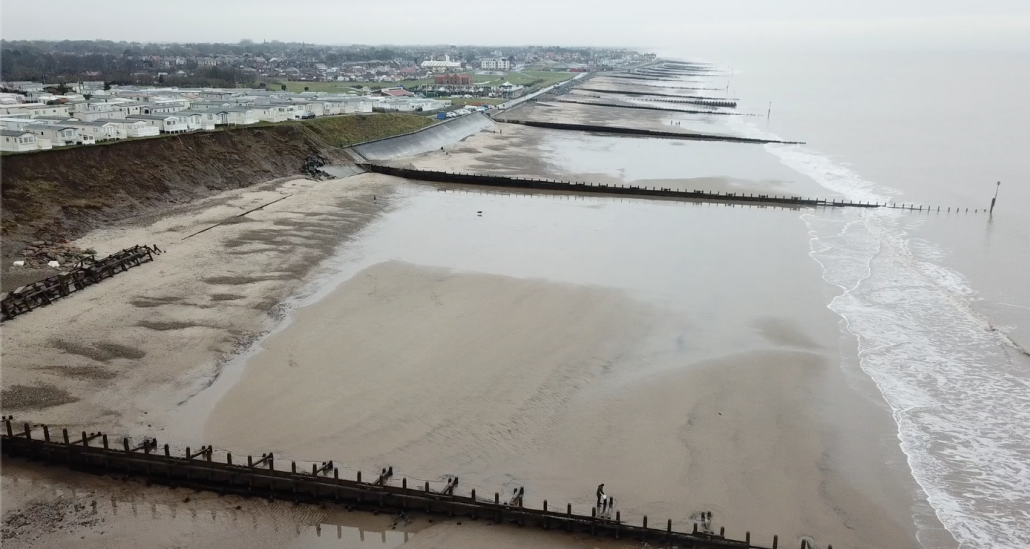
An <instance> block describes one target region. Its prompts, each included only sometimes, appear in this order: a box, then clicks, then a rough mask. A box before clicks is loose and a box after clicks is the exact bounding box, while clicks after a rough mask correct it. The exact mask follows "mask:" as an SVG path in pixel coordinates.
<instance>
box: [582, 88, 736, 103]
mask: <svg viewBox="0 0 1030 549" xmlns="http://www.w3.org/2000/svg"><path fill="white" fill-rule="evenodd" d="M576 89H577V90H583V91H588V92H598V93H608V94H616V95H645V96H655V97H671V98H675V99H680V100H683V102H685V103H690V102H691V101H707V102H715V103H725V105H718V106H720V107H733V106H736V105H737V102H736V101H733V100H726V99H716V98H712V97H705V96H703V95H682V94H676V93H659V92H648V91H626V90H604V89H599V88H585V87H582V86H580V87H577V88H576ZM651 101H661V100H660V99H651ZM706 104H707V103H706Z"/></svg>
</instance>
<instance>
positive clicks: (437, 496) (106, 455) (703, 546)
mask: <svg viewBox="0 0 1030 549" xmlns="http://www.w3.org/2000/svg"><path fill="white" fill-rule="evenodd" d="M4 427H5V429H4V433H3V435H2V437H0V445H2V450H3V452H4V453H5V454H7V455H8V456H19V457H24V458H27V459H30V460H37V461H44V462H47V463H49V464H52V465H54V466H65V467H68V468H70V469H74V470H79V471H85V472H90V473H100V474H117V475H128V476H134V477H141V478H145V479H146V480H147V481H148V482H150V483H155V484H163V485H170V486H182V487H188V488H195V489H201V490H210V491H213V492H217V493H219V494H235V495H240V496H244V497H262V498H274V499H280V500H286V501H294V502H308V503H336V504H341V505H346V506H348V507H349V508H356V509H362V510H369V511H373V512H420V513H426V514H427V515H437V516H448V517H455V516H461V517H469V518H471V519H473V520H480V519H481V520H489V521H494V522H497V523H514V524H518V525H520V526H530V527H537V528H543V529H545V530H557V531H566V532H584V533H589V534H590V535H592V536H607V537H613V538H617V539H628V540H639V541H642V542H645V543H665V544H669V545H678V546H680V547H692V548H696V549H767V548H769V547H771V548H772V549H778V546H779V537H778V536H773V539H772V540H771V541H772V544H771V545H755V544H754V543H752V539H751V533H750V532H747V533H745V534H744V539H742V540H740V539H731V538H728V537H726V535H725V533H726V532H725V528H720V531H719V533H718V534H716V533H715V532H704V531H699V530H698V526H697V522H695V521H691V524H692V525H693V526H692V531H690V532H680V531H676V530H674V529H673V523H672V519H668V520H666V522H665V524H664V525H662V524H661V523H658V525H657V526H658V527H657V528H656V527H654V526H648V517H647V516H646V515H645V516H644V517H643V520H642V521H641V523H640V524H639V525H638V524H629V523H628V522H624V521H623V520H622V516H621V512H619V511H616V513H615V516H614V517H612V516H610V514H607V513H599V512H598V509H597V507H593V508H592V509H591V512H590V514H589V515H585V514H577V513H573V512H572V505H571V504H566V506H565V508H564V509H562V508H561V506H560V505H558V506H555V507H549V505H548V502H547V500H544V501H543V505H542V506H541V507H540V508H531V507H526V506H525V499H524V498H525V489H524V488H523V489H521V490H517V491H516V493H515V494H513V496H512V497H511V498H510V499H508V498H506V499H505V500H504V501H502V500H501V495H500V493H498V492H494V494H493V499H490V498H489V496H488V495H485V494H484V495H485V496H486V497H481V496H477V494H476V491H475V490H474V489H473V490H472V491H471V492H470V493H469V494H468V495H461V494H459V493H458V487H459V477H451V478H450V479H449V480H448V481H447V484H446V486H445V487H444V488H443V489H441V490H431V489H430V486H429V482H425V483H424V484H423V485H422V486H419V485H418V484H417V483H415V484H412V485H411V486H409V485H408V480H407V478H401V479H400V482H399V485H398V481H397V479H396V478H394V475H393V469H392V468H389V469H383V470H382V471H380V472H379V473H377V474H376V476H375V479H374V480H372V479H369V480H371V481H370V482H369V481H364V480H363V479H362V477H361V472H360V471H359V472H358V473H357V475H356V478H354V479H345V478H340V470H339V468H338V467H336V466H335V464H334V463H333V462H332V461H327V462H323V463H321V464H312V465H311V470H310V472H308V471H307V470H306V469H304V468H303V467H302V468H301V469H298V467H297V463H296V462H292V461H291V462H290V470H289V471H281V470H279V469H277V468H276V459H275V456H274V454H271V453H268V454H263V455H262V456H261V457H260V458H258V459H255V458H254V456H247V457H246V461H244V460H242V459H238V460H237V461H235V462H234V461H233V455H232V454H231V453H224V455H223V456H218V459H216V455H215V450H214V449H213V448H212V447H211V446H205V447H202V448H200V449H199V450H196V451H194V450H191V449H190V448H186V450H185V452H184V453H183V454H182V455H173V454H172V451H171V448H170V447H169V445H167V444H165V445H164V446H163V448H159V447H158V443H157V440H156V439H149V438H148V439H144V440H142V441H140V442H138V443H135V442H133V441H130V440H129V439H128V438H122V439H121V440H120V441H119V440H117V439H116V440H114V441H113V445H112V444H111V442H112V441H111V440H109V437H108V435H107V434H104V433H100V432H94V433H89V434H87V433H86V432H82V434H81V436H80V437H76V438H72V436H71V435H70V434H69V433H68V430H67V429H63V430H62V432H61V435H60V437H59V438H58V437H55V438H56V440H52V439H51V433H50V429H49V427H48V426H46V425H41V426H38V427H37V429H36V430H33V429H32V427H31V426H30V425H29V424H27V423H25V424H24V425H23V427H22V428H21V429H18V430H17V432H16V431H15V429H14V424H13V421H11V419H10V418H5V419H4ZM219 453H221V452H219ZM239 457H242V456H237V458H239ZM652 524H654V523H652ZM662 526H664V528H662ZM806 544H807V541H806V540H802V541H801V547H802V549H805V547H807V545H806ZM829 547H830V549H832V546H829Z"/></svg>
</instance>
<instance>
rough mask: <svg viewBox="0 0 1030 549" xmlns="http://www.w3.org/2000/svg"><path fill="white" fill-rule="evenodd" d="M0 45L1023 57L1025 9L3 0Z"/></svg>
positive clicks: (763, 2) (1023, 3)
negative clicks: (88, 42)
mask: <svg viewBox="0 0 1030 549" xmlns="http://www.w3.org/2000/svg"><path fill="white" fill-rule="evenodd" d="M0 10H2V12H0V31H2V37H3V38H6V39H52V40H59V39H107V40H129V41H147V42H237V41H239V40H240V39H243V38H248V39H251V40H254V41H256V42H260V41H262V40H283V41H298V42H300V41H303V42H313V43H320V44H484V45H494V44H496V45H521V44H544V45H599V46H608V45H610V46H636V47H644V48H653V49H657V50H661V51H685V50H704V51H709V52H714V51H718V50H719V49H721V48H731V47H732V48H737V47H743V48H754V47H781V46H786V47H795V48H796V47H811V48H848V49H851V48H933V49H940V48H954V49H966V48H976V49H1011V48H1018V49H1030V0H980V1H968V0H847V1H845V0H703V1H695V0H668V1H666V0H654V1H647V0H644V1H626V0H621V1H617V2H616V1H611V2H609V1H605V0H510V1H508V2H504V3H503V4H502V3H496V2H489V1H481V2H433V1H430V0H293V1H282V0H276V1H272V0H246V1H238V0H174V1H168V0H163V1H156V0H93V1H87V0H46V1H45V2H43V3H40V2H29V1H24V0H22V1H17V2H15V1H10V0H6V1H4V2H3V4H2V8H0Z"/></svg>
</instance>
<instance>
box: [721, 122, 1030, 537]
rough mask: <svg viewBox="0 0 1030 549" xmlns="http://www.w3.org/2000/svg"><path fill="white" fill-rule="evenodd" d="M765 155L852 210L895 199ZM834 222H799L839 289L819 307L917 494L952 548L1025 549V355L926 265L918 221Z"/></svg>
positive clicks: (967, 296)
mask: <svg viewBox="0 0 1030 549" xmlns="http://www.w3.org/2000/svg"><path fill="white" fill-rule="evenodd" d="M732 125H733V126H735V129H737V130H738V131H740V132H741V133H743V134H745V135H747V136H748V137H766V138H776V136H772V135H770V134H768V133H765V132H763V131H761V130H760V129H758V128H756V127H754V126H753V125H752V124H750V123H747V122H743V121H741V122H739V123H735V124H732ZM766 149H767V150H768V151H769V152H771V153H772V154H774V155H776V156H777V157H779V158H780V160H781V161H782V162H783V163H784V164H786V165H787V166H789V167H791V168H793V169H794V170H796V171H798V172H800V173H803V174H805V175H808V176H809V177H811V178H813V179H814V180H815V181H817V182H818V183H819V184H820V185H822V186H823V187H826V188H827V189H829V190H831V191H834V192H837V193H839V194H842V195H844V196H845V197H847V198H848V199H850V200H861V201H865V200H870V201H879V202H883V201H886V200H888V199H890V197H892V196H896V195H897V194H899V193H898V192H897V191H896V190H893V189H889V188H885V187H881V186H878V185H876V184H874V183H871V182H869V181H865V180H863V179H862V178H861V177H860V176H858V174H856V173H854V172H853V171H852V170H850V169H849V168H848V167H847V166H845V165H843V164H842V163H841V162H839V161H836V160H834V159H833V158H831V157H828V156H826V155H822V154H819V153H818V152H816V151H813V150H811V149H809V148H807V147H803V146H788V145H767V146H766ZM837 213H838V215H827V213H826V212H815V213H808V214H804V215H803V216H802V219H803V220H804V221H805V223H806V224H807V225H808V228H809V232H810V234H811V236H812V238H811V252H810V255H811V256H812V258H813V259H815V260H816V261H817V262H819V264H820V265H822V268H823V277H824V279H825V280H826V281H828V282H830V283H831V284H834V285H836V286H838V287H840V288H841V290H842V293H841V295H839V296H837V297H836V298H834V299H833V301H832V302H831V303H830V305H829V307H830V309H832V310H833V311H835V312H836V313H838V314H839V315H840V316H841V317H843V318H844V319H845V322H846V325H847V329H848V330H849V331H850V332H851V333H852V334H854V335H855V337H856V338H857V339H858V342H859V353H860V364H861V368H862V370H863V371H864V372H865V373H866V374H868V375H869V376H870V377H871V378H872V379H873V381H874V382H875V383H876V385H877V387H878V388H879V390H880V392H881V393H882V394H883V397H884V399H885V400H886V401H887V403H888V404H889V405H890V406H891V408H892V410H893V412H894V418H895V420H896V422H897V425H898V437H899V439H900V442H901V449H902V450H903V451H904V453H905V454H906V456H908V462H909V466H910V467H911V469H912V474H913V476H914V477H915V479H916V481H917V483H918V484H919V485H920V486H921V487H922V489H923V491H924V492H925V494H926V496H927V500H928V502H929V503H930V505H931V506H932V507H933V509H934V511H935V513H936V515H937V517H938V518H939V519H940V521H941V523H942V524H943V525H944V527H945V528H946V529H947V530H948V531H949V532H951V534H952V535H953V536H954V537H955V538H956V539H957V540H958V541H959V543H960V546H961V547H962V548H974V547H975V548H980V547H983V548H988V547H990V548H1013V549H1015V548H1026V547H1030V372H1028V370H1027V368H1026V358H1025V355H1024V354H1023V352H1022V350H1020V349H1018V348H1017V347H1015V345H1014V344H1013V343H1012V342H1011V340H1009V339H1008V337H1006V336H1005V335H1004V333H1002V332H1000V331H998V330H997V329H995V328H994V327H992V325H991V323H990V321H989V319H987V318H984V317H983V316H982V315H980V314H978V313H977V312H975V311H974V310H973V309H972V308H971V306H970V304H971V302H972V301H973V300H975V299H976V298H977V293H976V291H975V290H974V289H973V288H971V287H970V285H969V284H968V282H967V281H966V279H965V278H964V277H963V276H962V275H961V274H960V273H957V272H954V271H951V270H949V269H947V268H945V267H943V266H941V265H939V264H937V263H934V260H935V259H940V258H941V257H943V256H944V252H943V251H942V250H941V248H940V247H939V246H937V245H935V244H934V243H932V242H928V241H925V240H919V239H914V238H912V237H911V236H909V234H908V232H909V231H910V230H911V229H912V228H914V227H916V226H918V225H919V224H921V223H925V222H926V221H925V218H924V217H921V216H913V215H912V214H911V213H909V212H904V211H898V210H886V209H883V210H858V209H856V210H849V211H839V212H837ZM921 539H922V538H921ZM923 541H924V543H925V542H926V540H923Z"/></svg>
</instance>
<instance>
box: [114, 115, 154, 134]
mask: <svg viewBox="0 0 1030 549" xmlns="http://www.w3.org/2000/svg"><path fill="white" fill-rule="evenodd" d="M112 122H114V123H115V124H118V125H120V126H121V127H122V130H123V131H124V132H125V137H154V136H157V135H158V134H160V133H161V130H160V128H158V127H157V126H152V125H150V124H148V123H147V121H146V120H135V119H126V118H122V119H119V120H112Z"/></svg>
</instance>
